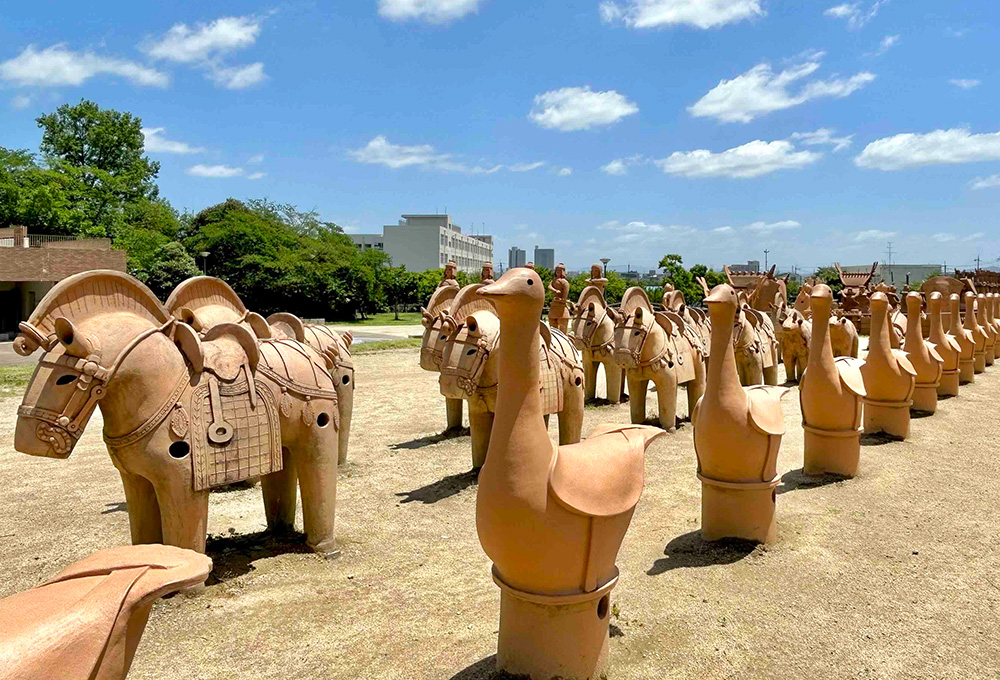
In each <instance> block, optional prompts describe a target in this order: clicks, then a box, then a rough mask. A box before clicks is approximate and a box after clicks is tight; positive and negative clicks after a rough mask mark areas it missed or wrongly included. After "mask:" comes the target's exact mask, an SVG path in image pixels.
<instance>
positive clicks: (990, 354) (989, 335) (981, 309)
mask: <svg viewBox="0 0 1000 680" xmlns="http://www.w3.org/2000/svg"><path fill="white" fill-rule="evenodd" d="M992 306H993V300H989V299H987V297H986V295H985V294H983V293H980V294H979V295H977V296H976V323H977V324H979V328H981V329H982V331H983V334H984V335H985V336H986V347H985V349H986V352H985V359H984V362H985V365H986V366H992V365H993V361H994V359H995V358H996V346H997V331H996V328H994V327H993V324H991V323H990V319H989V314H988V311H987V310H988V308H990V307H992Z"/></svg>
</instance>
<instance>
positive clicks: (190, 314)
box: [177, 307, 205, 333]
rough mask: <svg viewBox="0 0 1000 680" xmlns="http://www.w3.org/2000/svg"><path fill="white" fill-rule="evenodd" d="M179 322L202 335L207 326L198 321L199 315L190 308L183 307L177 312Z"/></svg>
mask: <svg viewBox="0 0 1000 680" xmlns="http://www.w3.org/2000/svg"><path fill="white" fill-rule="evenodd" d="M177 320H178V321H183V322H184V323H186V324H187V325H188V326H190V327H191V328H193V329H194V330H196V331H198V332H199V333H201V332H202V331H204V330H205V325H204V324H203V323H202V322H201V321H199V320H198V315H197V314H195V313H194V310H193V309H191V308H190V307H181V308H180V309H178V310H177Z"/></svg>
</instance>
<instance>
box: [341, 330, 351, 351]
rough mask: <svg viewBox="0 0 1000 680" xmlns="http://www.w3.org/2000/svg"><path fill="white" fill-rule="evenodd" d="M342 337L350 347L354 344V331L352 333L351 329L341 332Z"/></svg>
mask: <svg viewBox="0 0 1000 680" xmlns="http://www.w3.org/2000/svg"><path fill="white" fill-rule="evenodd" d="M340 337H342V338H343V339H344V341H345V342H346V343H347V346H348V347H350V346H351V345H353V344H354V333H352V332H351V331H344V332H343V333H341V335H340Z"/></svg>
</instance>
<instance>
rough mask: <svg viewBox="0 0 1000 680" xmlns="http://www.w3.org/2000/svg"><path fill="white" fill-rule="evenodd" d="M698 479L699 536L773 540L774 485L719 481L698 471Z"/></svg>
mask: <svg viewBox="0 0 1000 680" xmlns="http://www.w3.org/2000/svg"><path fill="white" fill-rule="evenodd" d="M698 479H700V480H701V538H702V540H705V541H717V540H719V539H720V538H742V539H746V540H748V541H757V542H759V543H771V542H773V541H774V535H775V522H774V497H775V492H774V487H776V486H778V481H779V480H778V479H777V478H775V479H774V480H772V481H770V482H750V483H745V484H741V483H736V482H720V481H719V480H717V479H709V478H708V477H704V476H702V475H700V474H699V475H698Z"/></svg>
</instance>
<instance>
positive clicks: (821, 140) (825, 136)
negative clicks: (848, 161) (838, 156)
mask: <svg viewBox="0 0 1000 680" xmlns="http://www.w3.org/2000/svg"><path fill="white" fill-rule="evenodd" d="M833 133H834V130H831V129H830V128H819V129H818V130H814V131H813V132H793V133H792V136H791V139H794V140H797V141H800V142H802V143H803V144H804V145H806V146H820V145H823V144H830V145H831V146H833V150H834V151H835V152H836V151H843V150H844V149H846V148H848V147H849V146H850V145H851V143H852V141H853V140H854V135H847V136H846V137H834V136H833Z"/></svg>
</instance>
